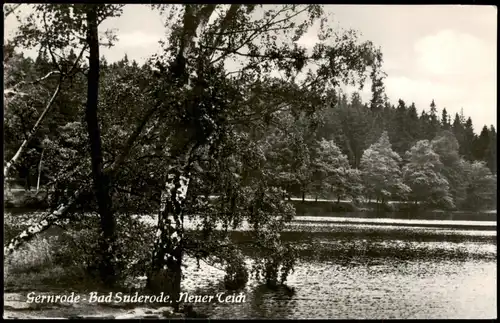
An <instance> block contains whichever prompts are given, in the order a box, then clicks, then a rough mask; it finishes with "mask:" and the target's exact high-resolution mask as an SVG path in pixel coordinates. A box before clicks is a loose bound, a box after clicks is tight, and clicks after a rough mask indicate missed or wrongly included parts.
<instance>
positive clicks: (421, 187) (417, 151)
mask: <svg viewBox="0 0 500 323" xmlns="http://www.w3.org/2000/svg"><path fill="white" fill-rule="evenodd" d="M406 158H407V159H408V163H407V164H406V165H405V166H404V167H403V179H404V181H405V183H406V184H407V185H408V186H409V187H410V188H411V193H410V197H411V198H412V200H413V201H415V202H418V201H420V202H423V203H426V204H430V205H439V206H447V207H449V208H453V207H454V205H453V199H452V198H451V196H450V195H449V184H448V181H447V180H446V178H445V177H444V176H443V175H442V174H441V171H442V168H443V164H442V163H441V161H440V160H439V155H438V154H436V153H435V152H434V151H433V150H432V146H431V143H430V142H429V141H428V140H421V141H418V142H417V143H416V144H415V146H413V147H412V148H411V149H410V150H409V151H408V152H407V153H406Z"/></svg>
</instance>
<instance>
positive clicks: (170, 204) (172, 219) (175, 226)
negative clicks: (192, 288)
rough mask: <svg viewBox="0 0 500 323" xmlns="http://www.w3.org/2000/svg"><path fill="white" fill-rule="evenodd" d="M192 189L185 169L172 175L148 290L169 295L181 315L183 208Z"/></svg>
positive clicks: (163, 198) (164, 197)
mask: <svg viewBox="0 0 500 323" xmlns="http://www.w3.org/2000/svg"><path fill="white" fill-rule="evenodd" d="M188 187H189V173H188V172H187V171H186V168H185V167H184V168H183V169H182V168H181V169H180V170H179V169H178V170H174V172H172V173H170V174H169V176H168V178H167V180H166V183H165V189H164V190H163V191H162V196H161V205H160V212H159V214H158V231H157V240H156V243H155V249H154V252H153V261H152V271H151V273H150V274H149V275H148V283H147V288H148V289H150V290H151V291H153V292H166V293H167V294H168V295H169V297H170V300H171V301H172V306H173V307H174V309H175V311H179V305H180V303H179V296H180V291H181V280H182V258H183V253H184V250H183V231H184V230H183V223H182V222H183V218H182V217H183V208H184V200H185V198H186V195H187V190H188Z"/></svg>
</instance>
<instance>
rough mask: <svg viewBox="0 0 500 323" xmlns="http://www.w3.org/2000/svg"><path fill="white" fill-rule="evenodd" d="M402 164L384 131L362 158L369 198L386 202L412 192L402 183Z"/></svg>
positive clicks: (363, 173)
mask: <svg viewBox="0 0 500 323" xmlns="http://www.w3.org/2000/svg"><path fill="white" fill-rule="evenodd" d="M400 163H401V157H400V156H399V155H398V154H397V153H396V152H394V151H393V150H392V149H391V143H390V142H389V136H388V135H387V132H385V131H384V132H383V133H382V136H381V137H380V139H379V140H378V141H377V142H376V143H374V144H373V145H371V146H370V147H369V148H368V149H367V150H365V152H364V153H363V157H362V158H361V171H362V176H363V180H364V183H365V187H366V191H367V194H368V196H374V197H376V198H377V199H380V200H381V201H382V202H384V201H387V199H388V198H390V197H397V196H404V195H405V194H407V193H408V192H409V191H410V188H409V187H408V186H406V184H404V183H403V181H402V178H401V170H400Z"/></svg>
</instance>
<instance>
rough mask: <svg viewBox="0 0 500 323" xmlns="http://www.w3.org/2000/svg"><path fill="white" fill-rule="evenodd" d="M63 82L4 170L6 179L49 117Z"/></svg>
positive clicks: (58, 85)
mask: <svg viewBox="0 0 500 323" xmlns="http://www.w3.org/2000/svg"><path fill="white" fill-rule="evenodd" d="M61 82H62V79H61V80H59V84H57V88H56V90H55V91H54V94H52V97H51V98H50V100H49V102H48V103H47V106H46V107H45V109H44V110H43V112H42V114H40V117H38V120H37V121H36V123H35V125H34V126H33V128H32V129H31V131H30V132H29V133H28V136H27V137H26V139H25V140H24V141H23V143H22V144H21V146H20V147H19V149H18V150H17V152H16V153H15V155H14V157H12V158H11V159H10V160H9V161H8V162H7V165H5V167H4V168H3V176H4V178H7V176H8V174H9V170H10V168H11V167H12V166H13V165H14V164H15V163H16V162H17V160H18V159H19V156H21V153H22V152H23V149H24V148H26V146H28V143H29V142H30V140H31V139H32V138H33V135H34V134H35V133H36V131H37V130H38V128H39V127H40V124H41V123H42V120H43V119H44V118H45V116H46V115H47V112H49V110H50V107H51V106H52V104H53V103H54V101H55V99H56V97H57V95H58V94H59V92H60V90H61Z"/></svg>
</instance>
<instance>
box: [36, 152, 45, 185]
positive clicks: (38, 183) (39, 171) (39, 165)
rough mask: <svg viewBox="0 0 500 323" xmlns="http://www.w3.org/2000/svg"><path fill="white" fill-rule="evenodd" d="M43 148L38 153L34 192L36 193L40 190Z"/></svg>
mask: <svg viewBox="0 0 500 323" xmlns="http://www.w3.org/2000/svg"><path fill="white" fill-rule="evenodd" d="M44 151H45V150H44V149H43V150H42V153H41V155H40V163H38V180H37V182H36V192H37V193H38V191H39V190H40V177H41V175H42V160H43V152H44Z"/></svg>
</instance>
